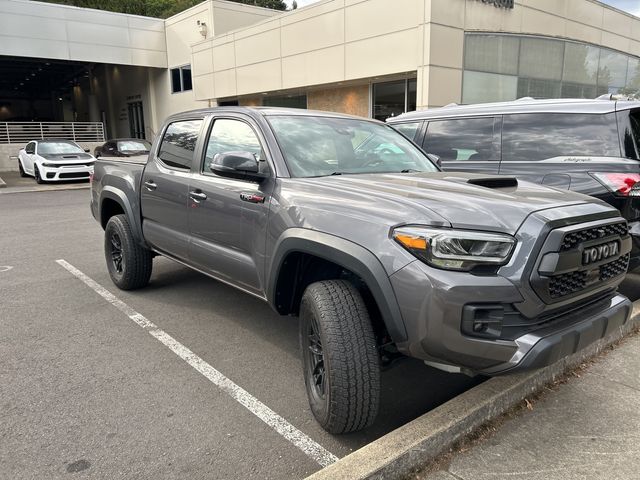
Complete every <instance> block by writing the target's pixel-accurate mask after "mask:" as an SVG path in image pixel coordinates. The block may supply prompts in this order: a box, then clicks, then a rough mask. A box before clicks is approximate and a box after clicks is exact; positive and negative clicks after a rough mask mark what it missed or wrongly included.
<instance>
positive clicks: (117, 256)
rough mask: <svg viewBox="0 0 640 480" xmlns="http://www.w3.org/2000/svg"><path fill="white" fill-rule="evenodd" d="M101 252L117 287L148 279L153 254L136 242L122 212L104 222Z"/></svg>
mask: <svg viewBox="0 0 640 480" xmlns="http://www.w3.org/2000/svg"><path fill="white" fill-rule="evenodd" d="M104 255H105V260H106V261H107V269H108V270H109V276H110V277H111V280H112V281H113V283H115V285H116V286H117V287H118V288H120V289H122V290H134V289H136V288H142V287H144V286H146V285H147V284H148V283H149V278H150V277H151V270H152V268H153V254H152V252H151V251H150V250H148V249H146V248H144V247H143V246H142V245H140V244H138V243H137V242H136V240H135V238H134V236H133V233H132V232H131V225H129V221H128V220H127V217H126V216H125V215H115V216H113V217H111V218H110V219H109V221H108V222H107V226H106V228H105V230H104Z"/></svg>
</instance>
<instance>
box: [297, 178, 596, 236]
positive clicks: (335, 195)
mask: <svg viewBox="0 0 640 480" xmlns="http://www.w3.org/2000/svg"><path fill="white" fill-rule="evenodd" d="M293 180H294V181H295V182H296V183H298V186H299V187H300V188H303V189H304V195H302V197H299V198H297V199H296V203H298V205H300V203H299V202H300V201H302V200H303V199H304V198H308V199H309V201H308V202H307V203H310V205H309V206H311V205H312V202H314V200H313V198H314V197H315V198H316V200H315V201H316V202H317V199H318V198H324V199H326V200H325V201H321V202H320V206H319V208H322V209H323V210H324V211H325V212H326V211H327V210H333V211H334V212H335V213H337V214H341V215H346V216H357V217H360V218H362V217H363V216H368V215H373V218H377V219H378V221H380V223H386V224H391V225H397V224H400V223H422V222H428V223H430V224H433V225H450V226H452V227H454V228H463V229H465V228H466V229H475V230H478V229H481V230H489V231H497V232H504V233H510V234H514V233H515V232H516V231H517V230H518V228H519V227H520V225H522V223H523V222H524V220H525V219H526V218H527V217H528V216H529V215H531V214H532V213H534V212H537V211H541V210H546V209H550V208H557V207H566V206H569V205H576V204H582V203H589V202H599V201H598V200H595V199H593V198H591V197H587V196H585V195H581V194H578V193H574V192H568V191H567V190H557V189H554V188H550V187H545V186H542V185H538V184H534V183H529V182H522V181H519V180H518V181H517V180H516V179H515V178H513V177H504V176H502V177H500V176H487V175H477V174H465V173H452V172H437V173H415V174H366V175H340V176H330V177H319V178H307V179H293ZM470 182H471V183H470ZM296 196H297V195H296ZM328 199H333V200H334V201H333V202H331V201H329V200H328ZM600 203H601V202H600ZM316 205H318V203H316Z"/></svg>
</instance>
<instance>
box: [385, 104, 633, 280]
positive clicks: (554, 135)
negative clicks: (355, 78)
mask: <svg viewBox="0 0 640 480" xmlns="http://www.w3.org/2000/svg"><path fill="white" fill-rule="evenodd" d="M387 122H388V123H389V124H390V125H391V126H393V127H394V128H396V129H397V130H398V131H400V132H402V133H403V134H404V135H406V136H407V137H408V138H410V139H411V140H413V141H415V142H416V143H417V144H418V145H420V146H422V148H423V149H425V150H426V151H428V152H429V153H432V154H435V155H437V156H439V157H440V162H441V165H442V168H443V170H445V171H462V172H475V173H484V174H498V173H499V174H506V175H514V176H516V177H517V178H520V179H522V180H527V181H530V182H535V183H539V184H543V185H549V186H551V187H555V188H561V189H566V190H573V191H575V192H580V193H584V194H587V195H591V196H594V197H596V198H599V199H601V200H604V201H605V202H607V203H609V204H611V205H613V206H614V207H616V208H617V209H619V210H620V211H621V212H622V215H623V216H624V217H625V218H626V219H627V221H629V227H630V230H631V235H632V237H633V240H634V247H633V252H632V260H631V268H632V269H636V268H637V267H639V266H640V203H639V202H638V199H637V198H636V197H637V196H638V195H640V190H638V191H634V190H632V189H633V186H634V185H635V184H636V182H638V181H640V102H637V101H619V100H605V99H596V100H584V99H568V100H534V99H531V98H524V99H520V100H516V101H513V102H500V103H491V104H478V105H450V106H446V107H442V108H433V109H429V110H424V111H417V112H411V113H406V114H403V115H399V116H397V117H395V118H390V119H388V120H387ZM639 186H640V184H639Z"/></svg>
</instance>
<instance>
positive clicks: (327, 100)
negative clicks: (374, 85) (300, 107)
mask: <svg viewBox="0 0 640 480" xmlns="http://www.w3.org/2000/svg"><path fill="white" fill-rule="evenodd" d="M307 108H309V109H310V110H326V111H329V112H340V113H348V114H349V115H358V116H360V117H368V116H369V85H357V86H353V87H341V88H333V89H327V90H312V91H310V92H309V93H308V94H307Z"/></svg>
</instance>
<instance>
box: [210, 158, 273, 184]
mask: <svg viewBox="0 0 640 480" xmlns="http://www.w3.org/2000/svg"><path fill="white" fill-rule="evenodd" d="M209 169H210V170H211V171H212V172H213V173H215V174H216V175H220V176H221V177H228V178H239V179H250V180H255V181H258V182H259V181H262V180H264V179H265V178H267V177H268V174H265V173H262V172H261V171H260V162H259V161H258V159H257V158H256V156H255V155H254V154H253V153H251V152H225V153H218V154H216V155H215V156H214V157H213V161H212V162H211V165H210V166H209Z"/></svg>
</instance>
